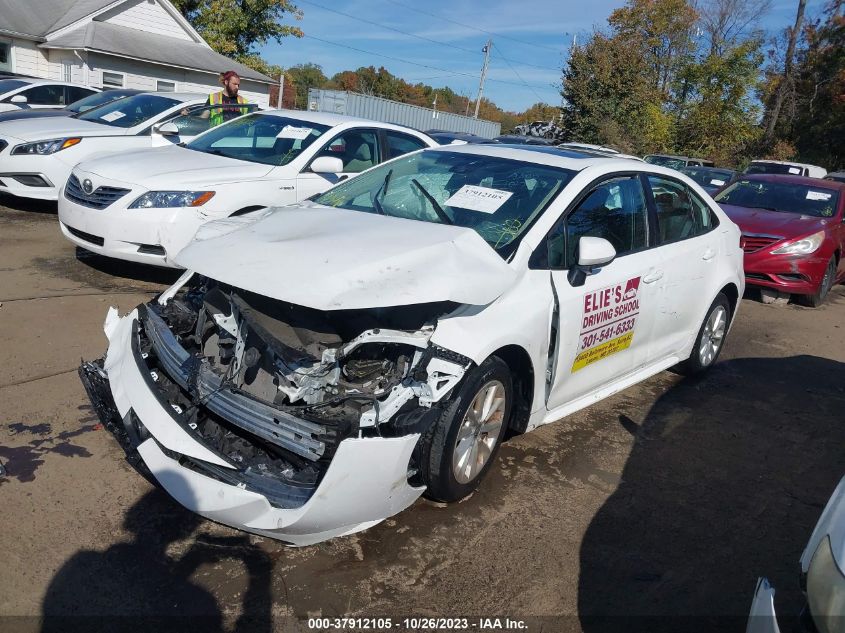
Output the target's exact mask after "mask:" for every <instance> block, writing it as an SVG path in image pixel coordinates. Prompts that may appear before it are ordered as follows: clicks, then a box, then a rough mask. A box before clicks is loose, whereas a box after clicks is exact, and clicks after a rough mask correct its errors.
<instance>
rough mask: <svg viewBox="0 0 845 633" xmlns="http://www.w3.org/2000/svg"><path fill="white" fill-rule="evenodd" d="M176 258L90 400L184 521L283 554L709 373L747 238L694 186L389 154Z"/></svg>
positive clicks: (619, 172) (465, 489) (540, 163)
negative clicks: (654, 384)
mask: <svg viewBox="0 0 845 633" xmlns="http://www.w3.org/2000/svg"><path fill="white" fill-rule="evenodd" d="M176 260H177V263H178V264H179V265H181V266H183V267H185V268H186V269H188V272H186V273H185V275H183V276H182V278H181V279H180V280H179V281H178V282H177V283H176V284H175V285H174V286H173V287H172V288H170V289H169V290H167V291H166V292H164V293H163V294H161V295H160V296H159V297H157V298H156V299H155V300H154V301H152V302H150V303H148V304H146V305H142V306H139V307H138V308H137V309H136V310H134V311H132V312H131V313H130V314H128V315H126V316H125V317H123V318H120V317H118V315H117V313H116V311H115V310H112V311H110V314H109V316H108V318H107V320H106V325H105V330H106V335H107V336H108V339H109V346H108V351H107V354H106V356H105V358H104V359H102V360H100V361H95V362H91V363H85V364H83V366H82V367H81V368H80V373H81V376H82V378H83V382H84V383H85V384H86V388H87V390H88V393H89V395H90V396H91V398H92V400H93V402H94V404H95V406H96V408H97V410H98V411H99V412H100V414H101V416H102V417H103V418H104V421H105V422H106V423H107V424H108V426H109V428H111V429H112V430H113V431H114V432H115V434H116V435H117V436H118V437H119V438H120V439H121V441H122V442H123V443H124V446H125V448H126V450H127V451H128V454H129V455H130V457H131V458H132V459H134V460H135V462H136V463H137V464H138V465H139V466H140V467H142V468H143V469H144V470H145V471H147V472H148V473H149V474H151V475H152V477H154V478H155V479H156V480H157V481H158V482H159V483H160V484H161V485H162V486H163V487H164V488H165V489H166V490H167V491H168V492H169V493H170V494H171V495H172V496H173V497H175V498H176V499H177V500H178V501H179V502H180V503H182V504H183V505H185V506H186V507H187V508H189V509H191V510H193V511H195V512H198V513H199V514H201V515H203V516H205V517H208V518H210V519H213V520H215V521H219V522H221V523H224V524H227V525H230V526H234V527H237V528H240V529H243V530H247V531H249V532H254V533H257V534H262V535H265V536H269V537H273V538H276V539H280V540H283V541H286V542H288V543H292V544H297V545H306V544H310V543H316V542H319V541H321V540H325V539H327V538H331V537H334V536H339V535H343V534H350V533H353V532H356V531H359V530H362V529H366V528H368V527H370V526H372V525H374V524H376V523H378V522H379V521H382V520H383V519H385V518H386V517H388V516H390V515H393V514H395V513H397V512H400V511H401V510H403V509H405V508H407V507H408V506H409V505H411V504H412V503H413V502H414V501H415V500H416V499H417V498H418V497H419V496H420V495H422V494H423V493H425V494H426V495H427V496H429V497H430V498H433V499H437V500H440V501H455V500H457V499H461V498H462V497H465V496H467V495H468V494H470V493H471V492H472V491H473V490H475V489H476V487H477V486H478V485H479V483H480V482H481V480H482V479H483V478H484V476H485V474H486V473H487V472H488V471H489V469H490V467H491V465H492V464H493V462H494V458H495V455H496V452H497V450H498V448H499V445H500V444H501V442H502V441H503V439H504V438H505V437H506V435H507V434H513V433H522V432H526V431H529V430H531V429H534V428H536V427H538V426H540V425H542V424H546V423H548V422H552V421H554V420H557V419H559V418H561V417H563V416H565V415H568V414H570V413H572V412H574V411H576V410H578V409H581V408H583V407H586V406H588V405H589V404H592V403H594V402H597V401H598V400H600V399H602V398H605V397H607V396H609V395H611V394H613V393H615V392H617V391H620V390H622V389H625V388H626V387H629V386H631V385H633V384H635V383H637V382H639V381H641V380H643V379H645V378H647V377H649V376H651V375H653V374H655V373H657V372H659V371H661V370H664V369H667V368H669V367H673V366H678V368H679V369H680V370H682V371H685V372H690V373H691V372H699V371H703V370H706V369H708V368H709V367H710V366H712V365H713V363H714V362H715V361H716V359H717V357H718V355H719V352H720V351H721V348H722V344H723V343H724V340H725V336H726V334H727V332H728V330H729V328H730V325H731V323H732V321H733V317H734V315H735V313H736V309H737V307H738V298H739V297H741V296H742V292H743V290H744V282H743V279H744V277H743V271H742V250H741V249H740V247H739V230H738V229H737V227H736V226H735V225H734V224H733V223H732V222H731V221H730V220H729V219H728V217H727V216H726V215H725V214H724V212H723V211H722V210H721V209H720V208H719V207H718V206H717V205H716V204H715V203H713V202H712V200H711V199H710V197H709V196H707V195H706V194H705V193H704V192H703V191H702V190H701V188H700V187H699V186H698V185H696V184H695V183H694V182H693V181H692V180H690V179H688V178H686V177H685V176H683V175H681V174H679V173H678V172H676V171H673V170H670V169H664V168H661V167H657V166H653V165H648V164H646V163H642V162H637V161H631V160H624V159H613V158H603V157H596V156H595V155H589V154H585V153H579V152H574V151H563V150H556V149H549V148H532V147H529V146H519V147H516V146H507V145H498V146H497V145H463V146H446V147H442V148H434V149H426V150H423V151H421V152H417V153H414V154H409V155H406V156H402V157H400V158H396V159H394V160H392V161H389V162H387V163H384V164H383V165H380V166H378V167H375V168H373V169H371V170H369V171H367V172H365V173H363V174H362V175H360V176H359V177H357V178H354V179H352V180H348V181H345V182H342V183H341V184H339V185H337V186H336V187H334V188H332V189H330V190H329V191H327V192H326V193H323V194H321V195H319V196H317V197H315V198H313V199H312V200H311V201H306V202H301V203H297V204H294V205H291V206H288V207H282V208H278V209H273V210H263V211H256V212H253V213H250V214H246V215H243V216H239V217H235V218H229V219H225V220H219V221H216V222H212V223H209V224H206V225H205V226H203V227H202V228H201V229H200V231H199V233H198V234H197V237H196V240H195V241H194V242H193V243H192V244H191V245H189V246H188V247H187V248H186V249H185V250H183V251H182V252H181V253H180V254H179V255H178V256H177V258H176Z"/></svg>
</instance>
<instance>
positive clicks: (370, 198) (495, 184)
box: [314, 150, 575, 257]
mask: <svg viewBox="0 0 845 633" xmlns="http://www.w3.org/2000/svg"><path fill="white" fill-rule="evenodd" d="M574 174H575V172H573V171H570V170H567V169H560V168H556V167H547V166H545V165H537V164H534V163H527V162H522V161H517V160H510V159H505V158H498V157H494V156H479V155H477V154H468V153H459V152H445V151H430V150H426V151H422V152H417V153H415V154H410V155H408V156H403V157H402V158H398V159H396V160H393V161H391V162H389V163H386V164H384V165H381V166H379V167H375V168H373V169H371V170H369V171H367V172H365V173H364V174H362V175H360V176H357V177H356V178H354V179H352V180H349V181H347V182H344V183H341V184H340V185H338V186H336V187H334V188H332V189H330V190H329V191H327V192H325V193H324V194H322V195H320V196H317V197H316V198H315V199H314V200H315V202H317V203H318V204H323V205H326V206H330V207H337V208H342V209H349V210H351V211H364V212H366V213H382V214H383V215H389V216H392V217H396V218H407V219H411V220H418V221H420V222H433V223H441V224H454V225H456V226H462V227H466V228H470V229H473V230H475V231H476V232H477V233H478V234H479V235H481V237H483V238H484V240H485V241H486V242H487V243H488V244H490V246H492V247H493V248H494V249H495V250H496V251H497V252H498V253H499V254H500V255H501V256H502V257H508V256H509V255H510V254H511V253H512V252H513V251H514V250H515V249H516V246H517V244H518V242H519V239H520V238H521V236H522V235H523V234H524V233H525V232H526V231H527V230H528V228H529V227H530V226H531V224H532V223H533V222H534V220H536V219H537V218H538V217H539V216H540V214H541V213H542V212H543V211H544V210H545V209H546V207H548V205H549V204H550V203H551V201H552V200H554V198H555V197H556V196H557V195H558V194H559V193H560V192H561V191H562V190H563V188H564V187H565V186H566V184H567V183H568V182H569V181H570V180H571V179H572V176H573V175H574Z"/></svg>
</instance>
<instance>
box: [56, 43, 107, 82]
mask: <svg viewBox="0 0 845 633" xmlns="http://www.w3.org/2000/svg"><path fill="white" fill-rule="evenodd" d="M46 52H47V56H48V59H49V72H48V76H47V77H46V78H47V79H55V80H56V81H64V80H65V78H64V72H63V71H64V64H68V65H70V68H71V75H70V77H71V78H70V80H71V82H72V83H75V84H80V85H85V84H87V83H88V82H87V81H86V80H85V69H84V67H83V65H82V62H81V61H80V60H79V58H78V57H77V56H76V55H74V54H73V53H72V52H71V51H60V50H51V51H46ZM81 55H83V57H84V56H85V53H81ZM97 87H99V86H97Z"/></svg>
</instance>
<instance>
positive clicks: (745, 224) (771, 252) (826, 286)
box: [715, 174, 845, 307]
mask: <svg viewBox="0 0 845 633" xmlns="http://www.w3.org/2000/svg"><path fill="white" fill-rule="evenodd" d="M715 200H716V202H718V203H719V205H720V206H721V207H722V208H723V209H724V210H725V212H726V213H727V214H728V216H729V217H730V218H731V220H733V221H734V222H735V223H736V224H737V225H738V226H739V228H740V230H741V231H742V237H741V238H740V245H741V246H742V250H743V251H744V252H745V257H744V261H745V282H746V284H747V285H749V286H757V287H761V288H764V289H769V290H773V291H776V292H779V293H784V294H792V295H800V296H801V297H802V298H803V300H804V301H805V302H806V303H807V304H809V305H810V306H812V307H817V306H819V305H821V304H822V302H823V301H824V300H825V297H827V294H828V292H830V289H831V288H832V287H833V286H834V284H836V283H837V282H841V281H843V279H845V262H843V261H842V254H843V252H845V224H843V222H845V184H842V183H838V182H834V181H831V180H820V179H816V178H807V177H804V176H782V175H773V174H765V175H756V176H747V175H743V176H742V177H740V178H739V179H738V180H736V181H735V182H734V183H732V184H731V185H729V186H727V187H725V188H724V189H723V190H722V191H720V192H719V193H717V194H716V196H715Z"/></svg>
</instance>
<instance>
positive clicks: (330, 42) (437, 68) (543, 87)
mask: <svg viewBox="0 0 845 633" xmlns="http://www.w3.org/2000/svg"><path fill="white" fill-rule="evenodd" d="M303 37H305V38H308V39H311V40H316V41H318V42H322V43H323V44H330V45H331V46H339V47H340V48H348V49H349V50H351V51H356V52H358V53H364V54H365V55H373V56H374V57H383V58H384V59H391V60H393V61H395V62H401V63H403V64H411V65H412V66H419V67H420V68H428V69H430V70H437V71H440V72H443V73H448V74H449V75H456V76H461V77H469V78H471V79H477V76H476V75H472V74H470V73H462V72H460V71H458V70H448V69H447V68H440V67H439V66H431V65H429V64H421V63H420V62H412V61H411V60H409V59H402V58H401V57H394V56H393V55H385V54H384V53H376V52H373V51H368V50H364V49H363V48H357V47H355V46H350V45H349V44H341V43H340V42H332V41H330V40H324V39H323V38H322V37H317V36H316V35H308V34H307V33H306V34H305V35H303ZM487 81H493V82H496V83H499V84H508V85H510V86H519V87H523V84H520V83H516V82H515V81H505V80H504V79H488V80H487ZM526 85H527V84H526ZM534 87H535V88H538V89H540V90H545V89H546V86H534Z"/></svg>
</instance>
